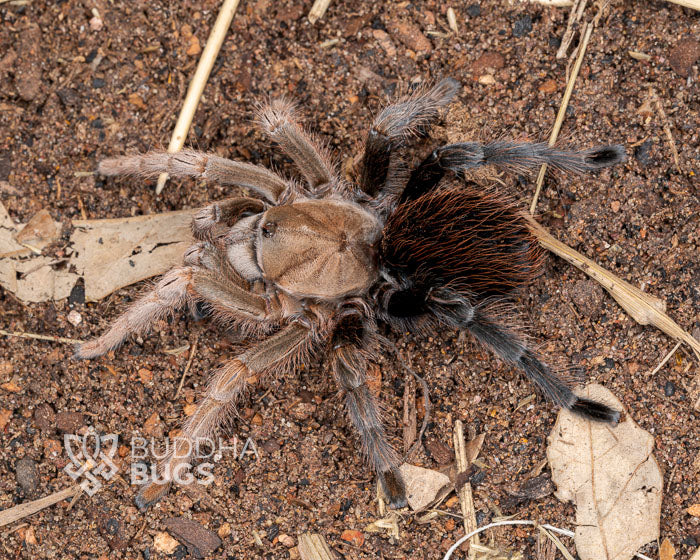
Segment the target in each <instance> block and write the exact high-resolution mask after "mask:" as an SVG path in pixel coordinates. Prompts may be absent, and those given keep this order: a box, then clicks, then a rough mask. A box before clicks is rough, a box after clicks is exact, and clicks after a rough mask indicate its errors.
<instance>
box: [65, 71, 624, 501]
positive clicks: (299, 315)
mask: <svg viewBox="0 0 700 560" xmlns="http://www.w3.org/2000/svg"><path fill="white" fill-rule="evenodd" d="M458 89H459V84H458V82H456V81H455V80H452V79H444V80H442V81H440V82H439V83H438V84H437V85H435V86H434V87H432V88H431V89H425V90H422V91H418V92H416V93H414V94H412V95H409V96H407V97H405V98H403V99H401V100H399V101H398V102H397V103H395V104H393V105H390V106H388V107H387V108H386V109H384V110H383V111H382V112H380V113H379V115H378V116H377V117H376V119H375V120H374V122H373V124H372V126H371V128H370V130H369V133H368V135H367V138H366V141H365V145H364V153H363V156H362V158H361V160H360V163H359V170H358V174H357V184H350V183H348V182H347V181H345V180H343V179H341V178H340V176H339V175H338V173H337V170H336V169H335V168H334V166H333V165H332V164H331V160H330V157H329V156H328V154H327V153H326V151H325V149H323V148H322V147H321V146H320V145H319V143H318V142H317V141H316V140H315V139H314V138H313V137H312V136H310V135H309V134H307V133H306V132H305V131H304V129H303V128H302V127H301V126H300V125H299V124H297V122H296V120H295V118H294V114H293V110H292V107H291V106H290V105H289V104H288V103H286V102H283V101H273V102H272V103H271V104H270V105H269V106H265V107H261V108H260V111H259V119H258V120H259V123H260V125H261V126H262V128H263V129H264V131H265V132H267V133H268V135H269V136H270V137H271V138H272V139H273V140H274V141H275V142H276V143H277V144H279V146H280V147H281V149H282V150H283V151H284V152H285V153H286V154H288V155H289V156H290V157H291V159H292V160H293V161H294V163H295V164H296V166H297V167H298V169H299V171H300V172H301V174H302V175H303V178H304V179H305V181H304V182H303V183H301V184H300V183H299V182H296V181H291V180H288V179H286V178H284V177H282V176H281V175H279V174H277V173H275V172H273V171H271V170H269V169H266V168H264V167H260V166H258V165H253V164H250V163H243V162H238V161H231V160H228V159H223V158H220V157H217V156H214V155H211V154H205V153H199V152H195V151H191V150H185V151H182V152H178V153H174V154H169V153H162V152H155V153H147V154H144V155H136V156H127V157H120V158H116V159H107V160H104V161H102V162H101V163H100V165H99V172H100V173H101V174H103V175H134V176H137V177H143V178H146V177H148V178H153V177H156V176H157V175H158V174H160V173H162V172H167V173H168V174H169V175H170V176H172V177H186V176H192V177H201V178H204V179H207V180H210V181H215V182H218V183H221V184H228V185H235V186H237V187H243V188H245V189H247V190H248V191H249V192H250V193H251V196H237V197H233V198H229V199H226V200H223V201H220V202H215V203H213V204H211V205H210V206H207V207H206V208H204V209H202V210H201V211H199V212H198V213H197V215H196V216H195V217H194V219H193V221H192V231H193V234H194V237H195V239H196V243H195V244H194V245H192V246H191V247H190V248H189V249H188V250H187V251H186V252H185V254H184V257H183V263H182V265H180V266H177V267H175V268H173V269H172V270H170V271H169V272H167V273H166V274H165V275H164V276H163V277H162V278H161V279H160V280H159V281H158V282H157V283H156V285H155V287H154V288H153V289H152V290H151V291H150V292H148V293H146V294H145V295H144V296H143V297H141V298H140V299H139V300H138V301H136V302H135V303H133V304H132V305H131V306H130V307H129V308H128V309H127V311H126V312H125V313H124V314H123V315H121V316H120V317H119V318H118V319H117V320H116V321H115V322H114V323H113V324H112V326H111V327H110V329H109V330H108V331H107V332H106V333H105V334H103V335H102V336H101V337H99V338H98V339H96V340H93V341H90V342H87V343H85V344H82V345H80V346H79V347H78V348H77V350H76V357H78V358H94V357H96V356H99V355H101V354H104V353H105V352H107V351H108V350H111V349H113V348H116V347H117V346H119V345H120V344H121V343H122V342H123V341H124V340H125V339H126V338H127V337H128V336H129V335H131V334H143V333H145V332H146V331H147V330H148V329H149V328H150V327H151V325H153V323H154V322H155V321H157V320H159V319H162V318H163V317H165V316H167V315H169V314H172V313H173V312H175V311H176V310H178V309H180V308H183V307H185V306H189V307H190V308H193V307H195V306H196V305H197V304H204V305H205V306H206V307H208V309H209V310H210V311H211V312H212V314H213V317H214V319H215V320H217V321H218V322H220V323H221V324H222V325H223V326H224V327H229V328H230V327H233V328H238V329H242V331H243V332H244V333H246V334H248V335H250V336H254V337H257V338H258V340H259V342H258V343H257V345H255V346H253V347H250V348H249V349H247V350H245V351H244V352H243V353H241V354H240V355H238V356H236V357H235V358H232V359H231V360H230V361H229V362H227V363H225V365H223V366H221V367H220V368H219V369H218V370H216V371H215V372H214V373H213V375H212V378H211V381H210V383H209V386H208V388H207V390H206V392H205V394H204V396H203V397H202V399H201V400H200V402H199V406H198V408H197V410H196V412H195V413H194V414H193V415H192V416H190V417H189V418H188V419H187V420H186V421H185V423H184V427H183V436H184V437H183V438H179V439H178V440H177V444H176V445H175V447H174V449H172V450H171V453H170V455H169V456H167V457H166V458H165V459H164V460H163V461H162V462H161V464H160V470H161V472H162V473H163V475H164V478H162V479H161V480H159V481H153V482H151V483H149V484H148V485H146V486H144V487H143V488H142V490H141V491H140V493H139V495H138V497H137V499H136V502H137V504H138V505H139V507H141V508H142V509H143V508H145V507H147V506H148V505H149V504H152V503H153V502H155V501H157V500H158V499H159V498H160V497H161V496H163V495H164V494H165V493H166V492H167V490H168V487H169V486H170V482H171V480H172V479H171V478H169V476H168V473H172V472H173V470H174V468H176V467H178V466H183V465H186V466H189V462H190V457H189V455H188V453H187V451H186V450H185V444H189V443H191V442H193V441H196V440H197V438H201V437H206V436H209V435H210V434H211V433H212V432H213V431H214V430H216V429H217V428H218V427H219V426H221V424H222V423H223V422H224V420H225V419H227V418H228V417H229V416H230V415H231V413H232V412H233V410H234V407H235V406H236V401H237V399H238V397H239V395H240V394H241V392H242V391H243V390H244V389H245V387H246V383H247V381H246V380H247V379H249V378H250V377H251V376H253V375H254V374H255V375H256V376H257V377H258V378H260V379H261V380H264V379H265V378H268V377H270V376H272V375H279V374H282V373H284V372H287V371H289V370H291V369H293V368H294V366H295V364H297V363H299V362H300V361H305V360H307V359H308V357H309V355H310V354H312V353H315V352H319V351H324V352H326V353H327V354H328V356H329V358H330V359H329V362H330V370H331V372H332V374H333V377H334V378H335V381H336V383H337V385H338V387H339V389H340V391H341V392H342V393H343V394H344V397H345V405H346V408H347V412H348V417H349V419H350V422H351V423H352V424H353V425H354V427H355V429H356V430H357V432H358V433H359V437H360V440H361V443H362V448H363V450H364V453H365V455H366V457H367V458H368V459H369V461H370V463H371V464H372V466H373V467H374V470H375V471H376V472H377V475H378V478H379V481H380V484H381V486H382V488H383V490H384V492H385V494H386V495H387V497H388V501H389V503H390V504H391V506H392V507H402V506H404V505H405V504H406V489H405V486H404V482H403V480H402V478H401V474H400V471H399V465H400V463H401V460H400V457H399V455H398V454H397V453H396V451H395V450H394V449H393V447H392V446H391V445H390V443H389V440H388V437H387V434H386V431H385V429H384V427H383V424H382V421H381V414H380V408H379V405H378V402H377V399H376V398H375V396H374V395H373V394H372V393H371V392H370V391H369V389H368V387H367V374H366V367H367V362H368V361H369V360H371V359H372V356H373V355H374V352H376V347H377V345H378V337H377V336H376V334H375V333H376V328H377V322H378V321H381V322H384V323H386V324H388V325H389V326H391V327H394V328H396V329H399V330H401V331H405V330H411V331H427V330H429V329H434V328H436V327H438V326H441V327H443V328H444V327H450V328H454V329H463V330H467V331H469V332H470V333H471V334H472V335H473V336H474V337H475V338H476V339H477V340H478V341H480V342H481V343H483V344H485V345H486V346H488V347H489V348H491V349H492V350H493V351H494V352H495V353H496V355H498V356H499V357H500V358H501V359H503V360H504V361H506V362H507V363H509V364H512V365H514V366H517V367H518V368H520V369H521V370H522V371H523V372H524V373H525V374H526V375H527V376H528V377H529V378H530V379H531V380H532V381H533V382H534V383H535V385H536V386H537V387H538V388H539V389H540V390H541V391H542V392H543V393H544V394H545V395H546V396H547V397H549V398H550V399H551V400H553V401H554V402H555V403H556V404H558V405H559V406H562V407H565V408H568V409H570V410H572V411H574V412H576V413H579V414H581V415H583V416H585V417H587V418H590V419H593V420H602V421H606V422H616V421H617V420H618V417H619V414H618V412H617V411H615V410H612V409H611V408H609V407H608V406H606V405H605V404H602V403H599V402H595V401H592V400H588V399H585V398H581V397H578V396H576V395H575V394H574V393H573V391H572V390H571V387H570V381H569V380H566V379H562V378H560V377H559V376H558V375H557V374H556V373H555V372H554V371H553V370H552V369H551V368H550V367H548V366H547V365H546V364H545V363H544V361H543V360H542V359H541V358H540V357H539V356H538V355H537V353H536V352H535V351H534V350H532V349H531V348H529V347H528V345H527V344H526V343H525V342H524V341H523V339H522V338H521V337H520V336H519V335H518V334H516V332H514V331H513V330H511V329H509V328H508V327H506V326H505V325H504V324H502V323H501V322H500V321H499V318H498V314H497V313H496V312H495V307H494V306H495V304H498V305H501V306H503V305H509V302H510V301H511V299H512V296H513V295H514V294H515V293H516V292H517V291H518V290H519V289H520V288H522V287H524V286H526V285H527V284H528V283H529V282H530V281H531V280H532V278H533V277H534V276H536V275H537V274H538V273H539V268H540V262H541V260H542V253H541V251H540V249H539V247H538V245H537V242H536V240H535V238H534V237H533V235H532V234H531V233H530V231H529V229H528V227H527V223H526V220H525V218H524V215H523V214H522V213H521V211H520V210H519V209H518V208H517V206H516V205H515V204H514V203H513V202H512V201H510V200H509V199H508V198H507V197H504V196H503V195H501V194H499V193H498V192H496V191H495V190H492V189H484V188H482V187H479V186H477V185H476V184H474V183H472V182H470V181H469V180H468V179H467V173H468V172H469V170H471V169H473V168H477V167H481V166H485V165H495V166H501V167H504V168H507V169H511V170H512V169H515V170H521V169H526V168H532V167H535V166H539V165H540V164H543V163H546V164H548V165H549V166H551V167H554V168H557V169H560V170H564V171H571V172H586V171H595V170H598V169H601V168H603V167H608V166H611V165H614V164H616V163H619V162H621V161H623V160H624V150H623V148H622V147H621V146H602V147H596V148H592V149H589V150H583V151H563V150H558V149H554V148H550V147H548V146H547V145H544V144H529V143H514V142H504V141H499V142H492V143H488V144H479V143H476V142H467V143H458V144H450V145H446V146H442V147H438V148H437V149H436V150H434V151H433V152H432V153H431V154H430V155H429V156H428V157H427V158H425V159H424V160H423V161H422V162H420V163H419V165H418V166H417V167H415V168H414V169H412V170H409V169H408V167H407V165H406V164H405V163H404V162H403V160H402V158H401V153H402V149H403V148H404V147H405V146H406V145H407V144H408V142H409V140H410V139H411V138H412V137H414V136H416V135H417V134H418V133H422V132H424V131H425V130H426V129H427V127H428V126H429V125H430V124H431V123H432V122H433V121H435V120H436V118H437V117H438V115H439V110H440V109H441V108H442V107H444V106H445V105H447V104H448V103H449V102H450V101H451V100H452V99H453V98H454V97H455V95H456V94H457V92H458ZM189 448H191V445H189V447H187V449H189Z"/></svg>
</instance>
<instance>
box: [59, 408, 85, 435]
mask: <svg viewBox="0 0 700 560" xmlns="http://www.w3.org/2000/svg"><path fill="white" fill-rule="evenodd" d="M84 421H85V418H84V416H83V415H82V414H81V413H80V412H59V413H58V414H57V415H56V428H58V431H60V432H63V433H64V434H75V433H77V432H78V430H79V429H80V427H81V426H83V424H84Z"/></svg>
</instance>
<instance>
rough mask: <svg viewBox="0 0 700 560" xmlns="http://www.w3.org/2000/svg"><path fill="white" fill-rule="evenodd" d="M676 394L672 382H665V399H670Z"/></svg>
mask: <svg viewBox="0 0 700 560" xmlns="http://www.w3.org/2000/svg"><path fill="white" fill-rule="evenodd" d="M675 392H676V386H675V385H674V384H673V381H666V384H665V385H664V395H666V396H667V397H672V396H673V395H674V394H675Z"/></svg>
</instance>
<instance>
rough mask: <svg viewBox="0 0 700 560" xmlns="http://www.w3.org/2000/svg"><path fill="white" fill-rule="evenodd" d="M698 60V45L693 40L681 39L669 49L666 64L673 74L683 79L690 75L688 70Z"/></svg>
mask: <svg viewBox="0 0 700 560" xmlns="http://www.w3.org/2000/svg"><path fill="white" fill-rule="evenodd" d="M698 58H700V43H699V42H698V41H696V40H695V39H690V38H687V39H681V40H680V41H678V43H676V46H675V47H673V49H671V52H670V53H669V55H668V62H669V63H670V64H671V68H673V70H674V72H675V73H676V74H678V75H679V76H683V77H684V78H685V77H687V76H689V75H690V70H691V69H692V67H693V64H695V61H696V60H697V59H698Z"/></svg>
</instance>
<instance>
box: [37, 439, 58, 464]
mask: <svg viewBox="0 0 700 560" xmlns="http://www.w3.org/2000/svg"><path fill="white" fill-rule="evenodd" d="M42 444H43V446H44V458H45V459H48V460H51V461H53V460H54V459H57V458H58V457H60V456H61V453H63V445H62V442H60V441H56V440H55V439H45V440H44V441H43V442H42Z"/></svg>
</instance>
